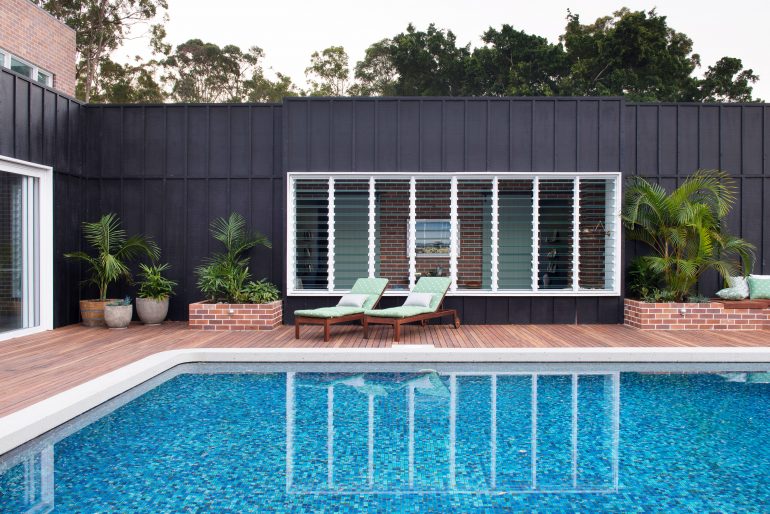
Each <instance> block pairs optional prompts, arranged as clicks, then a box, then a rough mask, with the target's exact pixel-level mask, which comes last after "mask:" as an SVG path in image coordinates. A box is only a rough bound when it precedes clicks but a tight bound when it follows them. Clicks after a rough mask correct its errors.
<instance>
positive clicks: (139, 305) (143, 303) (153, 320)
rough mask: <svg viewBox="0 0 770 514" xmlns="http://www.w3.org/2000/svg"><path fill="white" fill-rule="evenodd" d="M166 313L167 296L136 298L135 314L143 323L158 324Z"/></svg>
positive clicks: (164, 317)
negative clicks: (158, 298) (155, 298)
mask: <svg viewBox="0 0 770 514" xmlns="http://www.w3.org/2000/svg"><path fill="white" fill-rule="evenodd" d="M167 314H168V298H166V299H165V300H153V299H152V298H137V299H136V315H137V316H139V319H140V320H141V321H142V323H144V324H145V325H160V324H161V323H163V320H165V319H166V315H167Z"/></svg>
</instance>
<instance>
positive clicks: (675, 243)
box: [622, 170, 754, 301]
mask: <svg viewBox="0 0 770 514" xmlns="http://www.w3.org/2000/svg"><path fill="white" fill-rule="evenodd" d="M735 196H736V188H735V184H734V182H733V180H732V179H731V178H730V176H729V175H728V174H727V173H725V172H722V171H719V170H698V171H696V172H695V173H693V174H692V175H691V176H690V177H688V178H687V179H686V180H685V181H684V182H683V183H682V184H681V185H680V186H679V187H677V188H676V189H675V190H674V191H672V192H671V193H668V192H667V191H666V190H665V189H664V188H663V187H661V186H660V185H658V184H653V183H650V182H648V181H647V180H645V179H644V178H642V177H632V178H631V179H630V180H629V181H628V184H627V186H626V192H625V198H624V201H623V210H622V218H623V225H624V226H625V228H626V233H627V235H628V237H629V239H634V240H638V241H641V242H643V243H646V244H647V245H648V246H649V247H650V248H651V249H652V251H653V254H652V255H648V256H644V257H642V259H644V260H646V261H647V262H648V263H649V265H650V267H651V268H652V269H653V270H655V271H657V272H659V273H661V274H662V276H663V279H664V283H665V285H666V287H667V289H668V291H669V292H670V293H672V294H673V295H674V297H675V298H676V300H678V301H681V300H683V299H684V298H685V297H686V296H687V295H688V294H689V293H691V292H692V290H693V289H694V287H695V285H696V283H697V282H698V278H699V277H700V276H701V275H702V274H703V273H704V272H706V271H707V270H712V269H713V270H716V271H717V272H718V273H719V274H720V275H721V276H722V277H723V278H727V277H728V276H730V275H735V274H737V273H738V272H739V266H736V265H737V264H740V268H742V269H741V270H740V272H741V273H743V274H748V273H750V271H751V266H752V264H753V262H754V245H752V244H751V243H749V242H747V241H745V240H743V239H741V238H738V237H735V236H733V235H730V234H729V233H728V232H727V229H726V227H725V222H724V220H725V217H726V216H727V214H728V213H729V212H730V208H731V207H732V205H733V203H734V202H735Z"/></svg>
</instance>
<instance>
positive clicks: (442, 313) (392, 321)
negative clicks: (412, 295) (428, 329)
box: [363, 292, 460, 343]
mask: <svg viewBox="0 0 770 514" xmlns="http://www.w3.org/2000/svg"><path fill="white" fill-rule="evenodd" d="M445 296H446V292H445V293H444V296H442V297H441V301H440V302H439V307H438V309H436V310H435V311H433V312H426V313H425V314H417V315H416V316H409V317H407V318H386V317H384V316H364V320H363V324H364V339H369V325H391V326H393V342H394V343H398V342H400V341H401V325H405V324H407V323H416V322H419V323H420V325H421V326H423V327H424V326H425V324H426V322H427V321H428V320H430V319H436V318H443V317H446V316H452V318H453V320H452V324H453V325H454V327H455V328H456V329H457V328H460V317H459V316H458V315H457V309H444V308H443V306H444V297H445Z"/></svg>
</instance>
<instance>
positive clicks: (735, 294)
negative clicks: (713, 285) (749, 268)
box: [716, 287, 746, 301]
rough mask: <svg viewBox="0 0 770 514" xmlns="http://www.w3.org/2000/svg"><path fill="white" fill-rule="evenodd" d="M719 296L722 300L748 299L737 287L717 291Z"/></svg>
mask: <svg viewBox="0 0 770 514" xmlns="http://www.w3.org/2000/svg"><path fill="white" fill-rule="evenodd" d="M716 294H717V296H718V297H719V298H721V299H722V300H736V301H737V300H745V299H746V297H745V296H743V291H741V290H740V289H738V288H737V287H726V288H724V289H720V290H719V291H717V293H716Z"/></svg>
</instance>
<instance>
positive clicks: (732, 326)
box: [623, 298, 770, 330]
mask: <svg viewBox="0 0 770 514" xmlns="http://www.w3.org/2000/svg"><path fill="white" fill-rule="evenodd" d="M681 309H684V310H685V312H684V314H682V312H680V310H681ZM623 315H624V323H625V325H627V326H629V327H634V328H641V329H643V330H763V329H768V328H770V309H725V308H724V305H722V304H721V303H716V302H712V303H645V302H640V301H638V300H630V299H628V298H626V300H625V302H624V312H623Z"/></svg>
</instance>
